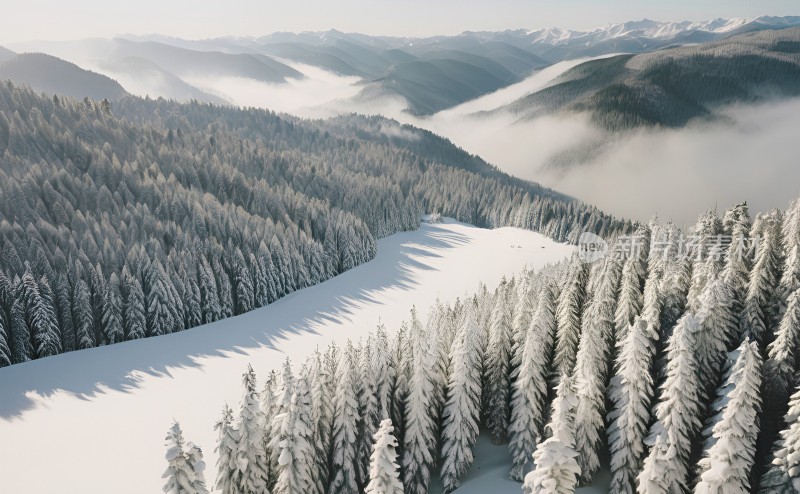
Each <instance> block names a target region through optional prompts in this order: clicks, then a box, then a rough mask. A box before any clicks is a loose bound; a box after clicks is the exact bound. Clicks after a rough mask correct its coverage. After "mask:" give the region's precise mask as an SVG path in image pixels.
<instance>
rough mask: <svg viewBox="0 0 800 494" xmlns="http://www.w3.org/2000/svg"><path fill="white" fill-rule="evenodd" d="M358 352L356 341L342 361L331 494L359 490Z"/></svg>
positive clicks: (345, 493)
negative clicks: (355, 345)
mask: <svg viewBox="0 0 800 494" xmlns="http://www.w3.org/2000/svg"><path fill="white" fill-rule="evenodd" d="M357 365H358V364H357V355H356V350H355V348H353V344H352V343H351V342H348V344H347V349H346V350H345V353H344V355H342V358H341V360H340V361H339V369H338V372H337V375H338V384H337V386H336V398H335V411H334V418H333V465H332V471H331V483H330V487H329V488H328V494H350V493H353V492H358V478H357V466H356V460H357V453H358V442H357V440H358V430H359V425H360V424H359V422H360V418H359V410H358V383H357V382H356V379H357V376H358V375H359V373H358V369H357Z"/></svg>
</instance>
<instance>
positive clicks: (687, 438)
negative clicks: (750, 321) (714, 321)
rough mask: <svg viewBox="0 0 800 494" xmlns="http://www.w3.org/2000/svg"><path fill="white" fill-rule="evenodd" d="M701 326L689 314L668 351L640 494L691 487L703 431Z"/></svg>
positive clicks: (670, 493) (674, 493)
mask: <svg viewBox="0 0 800 494" xmlns="http://www.w3.org/2000/svg"><path fill="white" fill-rule="evenodd" d="M700 331H701V322H700V321H699V320H698V319H697V318H696V317H695V316H693V315H692V314H686V315H685V316H683V317H682V318H681V320H680V321H679V322H678V325H677V326H676V328H675V331H674V332H673V334H672V338H671V339H670V346H669V348H668V354H669V362H668V364H667V379H666V381H665V382H664V384H663V385H662V387H661V392H660V395H659V402H658V404H657V405H656V407H655V417H656V422H655V423H654V424H653V426H652V427H651V428H650V437H651V441H652V444H653V446H651V448H650V451H649V453H648V455H647V458H646V459H645V461H644V464H643V468H642V471H641V473H640V474H639V476H638V478H637V492H638V493H639V494H683V493H684V492H685V491H686V489H687V488H688V484H689V471H690V465H689V458H690V456H691V452H692V445H693V442H694V440H695V438H696V437H697V434H698V433H699V432H700V429H701V427H702V422H701V420H702V419H701V414H702V411H703V405H702V394H703V387H704V385H703V383H701V382H699V379H698V372H699V367H700V363H699V359H698V357H697V356H696V355H695V351H696V344H697V333H698V332H700Z"/></svg>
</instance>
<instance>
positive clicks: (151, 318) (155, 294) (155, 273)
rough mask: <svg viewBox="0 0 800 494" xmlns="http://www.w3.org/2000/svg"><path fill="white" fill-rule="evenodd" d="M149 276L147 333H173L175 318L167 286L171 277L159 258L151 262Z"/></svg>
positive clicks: (155, 334) (157, 334) (153, 334)
mask: <svg viewBox="0 0 800 494" xmlns="http://www.w3.org/2000/svg"><path fill="white" fill-rule="evenodd" d="M147 278H148V279H147V286H148V288H149V289H148V291H147V331H148V333H147V334H148V336H160V335H164V334H168V333H171V332H172V329H173V328H174V326H175V319H174V318H173V312H172V304H171V300H170V290H169V287H168V286H167V285H168V284H169V279H168V278H167V274H166V272H165V271H164V267H163V266H162V264H161V261H160V260H159V259H158V258H156V259H155V261H154V262H153V263H152V264H150V269H149V272H148V276H147Z"/></svg>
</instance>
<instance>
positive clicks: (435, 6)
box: [0, 0, 800, 44]
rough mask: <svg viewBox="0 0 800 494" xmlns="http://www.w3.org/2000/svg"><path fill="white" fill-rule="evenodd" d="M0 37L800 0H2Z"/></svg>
mask: <svg viewBox="0 0 800 494" xmlns="http://www.w3.org/2000/svg"><path fill="white" fill-rule="evenodd" d="M3 4H4V5H2V6H0V14H1V15H0V44H3V43H13V42H18V41H29V40H65V39H79V38H87V37H111V36H115V35H118V34H139V35H143V34H163V35H168V36H175V37H181V38H187V39H202V38H210V37H216V36H226V35H237V36H260V35H264V34H269V33H272V32H276V31H293V32H300V31H322V30H328V29H331V28H335V29H339V30H341V31H347V32H360V33H365V34H384V35H396V36H427V35H434V34H457V33H460V32H463V31H466V30H503V29H509V28H526V29H537V28H543V27H565V28H571V29H590V28H593V27H599V26H603V25H606V24H610V23H614V22H623V21H627V20H639V19H642V18H645V17H646V18H650V19H656V20H664V21H678V20H687V19H688V20H697V21H699V20H708V19H713V18H717V17H756V16H759V15H800V5H798V3H797V0H614V1H605V2H601V1H599V0H280V1H276V0H217V1H214V2H211V1H206V0H128V1H113V0H71V1H65V0H4V1H3Z"/></svg>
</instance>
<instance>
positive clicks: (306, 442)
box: [271, 370, 314, 494]
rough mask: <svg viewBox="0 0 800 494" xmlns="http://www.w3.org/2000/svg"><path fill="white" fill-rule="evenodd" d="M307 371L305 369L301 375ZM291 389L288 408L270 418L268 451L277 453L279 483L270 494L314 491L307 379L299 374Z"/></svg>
mask: <svg viewBox="0 0 800 494" xmlns="http://www.w3.org/2000/svg"><path fill="white" fill-rule="evenodd" d="M306 372H307V371H306V370H304V371H303V374H306ZM293 389H294V393H293V394H292V397H291V402H290V405H289V409H288V410H286V411H284V412H282V413H281V414H279V415H277V416H276V417H275V418H274V419H273V425H272V431H273V435H272V441H271V450H272V451H273V452H274V453H277V454H278V481H277V483H276V484H275V487H274V489H272V490H271V492H272V493H273V494H295V493H299V492H302V493H310V492H312V489H313V488H314V479H313V476H312V472H311V467H312V465H313V456H314V446H313V444H312V443H311V441H312V440H313V424H312V423H311V391H310V389H309V384H308V376H307V375H301V376H300V378H299V379H297V380H296V381H295V382H294V384H293ZM274 453H273V454H274Z"/></svg>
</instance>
